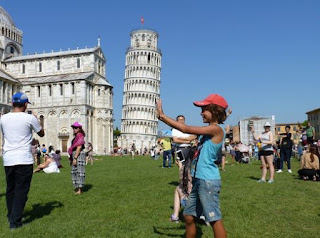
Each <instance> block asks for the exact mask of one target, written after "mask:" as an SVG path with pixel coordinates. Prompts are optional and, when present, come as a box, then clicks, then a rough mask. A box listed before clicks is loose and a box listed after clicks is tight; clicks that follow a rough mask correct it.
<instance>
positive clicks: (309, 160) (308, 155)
mask: <svg viewBox="0 0 320 238" xmlns="http://www.w3.org/2000/svg"><path fill="white" fill-rule="evenodd" d="M300 168H301V169H300V170H299V171H298V173H299V175H300V177H301V179H303V180H309V179H310V180H311V179H312V180H313V181H317V177H318V176H319V174H317V172H319V155H317V148H316V145H313V144H311V145H309V150H307V151H306V152H305V153H303V155H302V157H301V160H300Z"/></svg>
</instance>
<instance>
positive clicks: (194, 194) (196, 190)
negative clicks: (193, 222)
mask: <svg viewBox="0 0 320 238" xmlns="http://www.w3.org/2000/svg"><path fill="white" fill-rule="evenodd" d="M220 189H221V180H220V179H214V180H203V179H197V178H194V179H193V181H192V191H191V193H190V195H189V197H188V200H187V205H186V207H185V209H184V212H183V215H190V216H194V217H198V218H199V217H200V216H205V218H206V221H207V222H213V221H218V220H221V219H222V216H221V211H220V200H219V193H220Z"/></svg>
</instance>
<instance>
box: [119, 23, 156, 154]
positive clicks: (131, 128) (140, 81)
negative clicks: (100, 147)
mask: <svg viewBox="0 0 320 238" xmlns="http://www.w3.org/2000/svg"><path fill="white" fill-rule="evenodd" d="M158 36H159V35H158V33H157V32H155V31H153V30H145V29H139V30H133V31H132V32H131V34H130V37H131V46H130V47H129V48H128V49H127V52H126V66H125V79H124V89H123V106H122V119H121V136H120V137H119V139H118V145H119V146H120V147H122V148H131V147H132V144H133V143H134V144H135V147H136V149H137V150H138V151H139V152H140V149H144V148H147V149H150V148H151V147H152V146H154V145H155V143H156V136H157V131H158V119H157V118H156V111H155V108H156V105H155V101H156V99H158V98H159V96H160V72H161V51H160V50H159V49H158Z"/></svg>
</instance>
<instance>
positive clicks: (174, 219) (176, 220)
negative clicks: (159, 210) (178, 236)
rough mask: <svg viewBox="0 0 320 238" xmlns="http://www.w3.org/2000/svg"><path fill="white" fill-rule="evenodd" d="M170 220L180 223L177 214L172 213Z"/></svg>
mask: <svg viewBox="0 0 320 238" xmlns="http://www.w3.org/2000/svg"><path fill="white" fill-rule="evenodd" d="M170 221H171V222H175V223H179V217H176V216H175V215H173V214H172V215H171V217H170Z"/></svg>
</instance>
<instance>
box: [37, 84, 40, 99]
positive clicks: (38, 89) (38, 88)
mask: <svg viewBox="0 0 320 238" xmlns="http://www.w3.org/2000/svg"><path fill="white" fill-rule="evenodd" d="M37 91H38V97H40V96H41V90H40V86H38V87H37Z"/></svg>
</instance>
